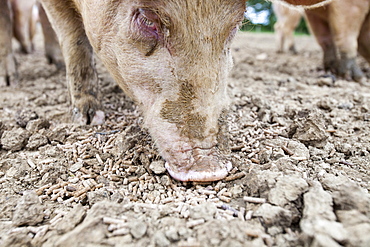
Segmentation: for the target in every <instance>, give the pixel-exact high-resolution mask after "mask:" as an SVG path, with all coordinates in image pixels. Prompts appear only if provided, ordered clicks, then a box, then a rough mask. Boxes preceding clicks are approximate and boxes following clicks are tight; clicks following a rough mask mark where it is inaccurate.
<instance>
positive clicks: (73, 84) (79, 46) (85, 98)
mask: <svg viewBox="0 0 370 247" xmlns="http://www.w3.org/2000/svg"><path fill="white" fill-rule="evenodd" d="M41 3H42V5H43V7H44V8H45V11H46V14H47V15H48V18H49V20H50V22H51V24H52V26H53V27H54V30H55V31H56V34H57V35H58V39H59V40H60V45H61V49H62V53H63V57H64V58H65V63H66V72H67V85H68V90H69V94H70V97H71V103H72V119H73V121H74V122H76V123H78V124H102V123H103V122H104V113H103V112H102V111H101V106H100V103H99V101H98V99H97V94H98V75H97V72H96V69H95V61H94V57H93V50H92V47H91V45H90V43H89V40H88V39H87V37H86V34H85V30H84V26H83V24H82V21H81V19H80V16H79V14H78V13H77V12H76V11H75V8H74V6H73V4H72V3H71V2H69V1H59V0H43V1H41Z"/></svg>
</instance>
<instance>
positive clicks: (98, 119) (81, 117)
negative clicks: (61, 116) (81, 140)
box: [72, 107, 105, 125]
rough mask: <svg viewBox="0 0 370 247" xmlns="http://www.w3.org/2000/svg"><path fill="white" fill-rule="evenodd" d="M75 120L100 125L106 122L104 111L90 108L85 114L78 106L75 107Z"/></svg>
mask: <svg viewBox="0 0 370 247" xmlns="http://www.w3.org/2000/svg"><path fill="white" fill-rule="evenodd" d="M72 114H73V122H74V123H77V124H80V125H86V124H91V125H100V124H103V123H104V118H105V116H104V112H103V111H99V110H98V111H94V110H92V109H89V110H88V111H87V112H85V114H83V113H82V112H81V111H80V110H79V109H78V108H77V107H75V108H73V113H72Z"/></svg>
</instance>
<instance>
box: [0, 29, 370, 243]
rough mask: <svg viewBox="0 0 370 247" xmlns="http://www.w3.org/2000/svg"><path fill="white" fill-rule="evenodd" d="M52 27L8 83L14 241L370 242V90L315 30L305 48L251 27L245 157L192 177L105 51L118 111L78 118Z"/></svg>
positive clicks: (2, 214)
mask: <svg viewBox="0 0 370 247" xmlns="http://www.w3.org/2000/svg"><path fill="white" fill-rule="evenodd" d="M38 35H39V36H38V37H37V43H36V51H35V52H34V53H33V54H32V55H23V54H20V53H19V52H18V48H17V47H15V51H16V58H17V61H18V64H19V77H20V80H19V84H18V86H16V87H7V88H2V89H1V91H0V98H1V101H0V136H1V140H0V143H1V146H0V189H1V193H0V246H179V247H180V246H182V247H186V246H188V247H190V246H194V247H195V246H234V247H237V246H369V245H370V196H369V189H370V169H369V164H370V87H369V85H368V84H366V83H365V84H362V85H361V84H359V83H356V82H352V81H346V80H342V79H340V78H335V77H334V76H330V75H326V74H325V72H324V71H323V70H322V66H321V56H322V53H321V50H320V49H319V47H318V45H317V44H316V42H315V40H314V38H312V37H310V36H299V37H296V42H297V49H298V51H299V53H298V54H297V55H291V54H277V53H276V52H275V40H274V36H273V34H255V33H245V32H244V33H239V34H238V36H237V38H236V40H235V41H234V42H233V45H232V52H233V55H234V64H235V66H234V68H233V70H232V72H231V76H230V80H229V93H230V97H231V106H230V108H231V111H230V114H229V115H228V117H227V122H228V123H229V126H228V132H229V133H230V147H231V150H232V152H231V157H232V160H233V165H234V167H233V169H232V171H231V172H230V175H229V176H228V177H227V178H226V179H224V180H223V181H218V182H213V183H191V182H188V183H183V182H178V181H175V180H173V179H171V177H170V176H169V175H168V174H167V173H166V171H165V169H164V161H163V160H162V159H161V157H160V156H159V154H158V152H157V151H156V148H155V147H154V144H153V141H152V140H151V138H150V136H149V135H148V132H147V130H145V129H144V128H143V127H142V117H141V116H140V113H139V111H138V109H137V106H136V105H135V104H134V103H133V102H132V101H131V100H130V99H129V98H127V97H126V96H125V94H124V93H123V92H122V91H121V90H120V88H119V87H118V86H117V85H116V84H115V82H114V81H113V80H112V79H111V77H110V76H109V75H108V74H107V72H106V70H105V69H104V68H103V67H102V66H101V65H100V63H99V62H98V67H99V74H100V79H101V85H100V86H101V99H102V103H103V106H104V110H105V113H106V115H107V121H106V123H105V124H104V125H102V126H78V125H75V124H72V123H70V121H69V111H70V108H69V98H68V94H67V87H66V83H65V73H64V72H60V71H57V69H56V68H55V67H54V66H53V65H49V64H47V61H46V59H45V58H44V55H43V47H42V37H40V34H38ZM14 46H16V44H15V45H14ZM358 62H359V63H360V66H361V68H363V70H364V71H365V73H366V74H367V77H368V78H370V68H369V65H368V64H366V63H365V62H364V61H363V60H361V59H359V60H358ZM220 100H221V99H220Z"/></svg>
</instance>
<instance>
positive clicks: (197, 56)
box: [81, 0, 245, 181]
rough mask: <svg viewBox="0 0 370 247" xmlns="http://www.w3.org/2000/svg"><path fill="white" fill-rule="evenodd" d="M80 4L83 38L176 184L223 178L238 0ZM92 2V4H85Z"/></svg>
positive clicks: (240, 12)
mask: <svg viewBox="0 0 370 247" xmlns="http://www.w3.org/2000/svg"><path fill="white" fill-rule="evenodd" d="M88 5H89V6H87V7H86V8H84V7H81V8H82V9H81V13H82V18H83V20H84V24H85V28H86V32H87V34H88V36H89V39H90V41H91V43H92V45H93V47H94V48H95V50H96V51H97V52H98V54H99V56H100V57H101V59H102V61H103V62H104V63H105V65H106V66H107V68H108V69H109V71H110V72H111V74H112V75H113V76H114V77H115V79H116V81H117V82H118V84H119V85H120V86H121V87H122V88H123V89H124V91H125V92H126V93H127V94H128V95H130V96H131V97H132V98H133V99H134V100H135V101H136V102H137V104H138V105H139V106H140V108H141V110H142V111H143V115H144V119H145V126H146V127H147V128H148V129H149V132H150V134H151V135H152V137H153V140H154V142H155V144H156V146H157V148H158V150H159V152H160V154H161V155H162V157H163V158H164V159H165V160H166V168H167V170H168V172H169V173H170V175H171V176H172V177H174V178H175V179H178V180H182V181H214V180H219V179H222V178H224V177H225V176H226V175H227V173H228V169H230V168H231V163H230V161H229V160H228V159H227V158H226V156H227V155H225V152H224V150H223V148H221V147H224V144H225V142H226V141H225V138H224V137H223V133H222V132H223V131H221V129H225V128H224V126H222V124H223V121H222V120H221V121H220V116H221V115H222V114H221V113H222V112H223V111H224V110H225V109H226V108H227V107H228V98H227V93H226V88H227V82H226V81H227V77H228V73H229V70H230V68H231V66H232V59H231V54H230V42H231V39H232V38H233V36H234V35H235V33H236V31H237V29H238V25H239V24H240V23H241V21H242V18H243V12H244V10H245V1H243V0H157V1H154V0H151V1H149V0H145V1H144V0H136V1H135V0H134V1H132V0H130V1H128V0H126V1H98V0H95V1H91V4H90V2H89V4H88ZM90 5H91V6H90Z"/></svg>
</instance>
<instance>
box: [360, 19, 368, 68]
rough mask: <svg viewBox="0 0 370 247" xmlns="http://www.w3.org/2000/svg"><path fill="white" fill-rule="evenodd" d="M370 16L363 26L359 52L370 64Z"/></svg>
mask: <svg viewBox="0 0 370 247" xmlns="http://www.w3.org/2000/svg"><path fill="white" fill-rule="evenodd" d="M369 41H370V14H368V15H367V17H366V20H365V22H364V23H363V25H362V28H361V32H360V36H359V38H358V51H359V53H360V54H361V56H363V57H364V58H365V59H366V61H367V62H368V63H369V64H370V42H369Z"/></svg>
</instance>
